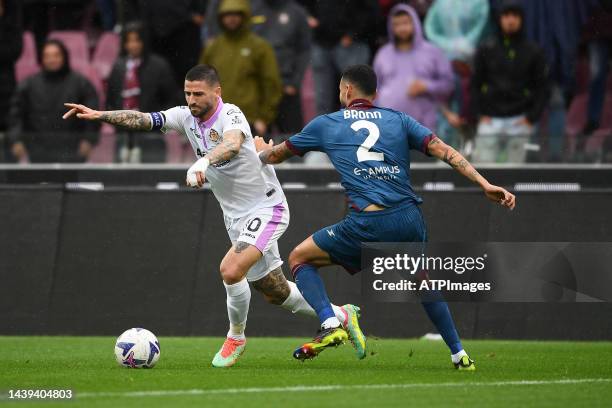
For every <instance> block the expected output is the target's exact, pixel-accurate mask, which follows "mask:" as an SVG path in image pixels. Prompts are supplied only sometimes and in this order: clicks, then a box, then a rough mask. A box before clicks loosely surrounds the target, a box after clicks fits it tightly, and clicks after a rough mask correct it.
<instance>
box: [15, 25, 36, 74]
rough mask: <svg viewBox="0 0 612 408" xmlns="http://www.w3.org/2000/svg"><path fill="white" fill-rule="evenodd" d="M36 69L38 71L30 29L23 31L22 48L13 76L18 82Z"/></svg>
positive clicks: (34, 45)
mask: <svg viewBox="0 0 612 408" xmlns="http://www.w3.org/2000/svg"><path fill="white" fill-rule="evenodd" d="M38 71H40V66H39V65H38V57H37V55H36V43H35V41H34V35H33V34H32V33H31V32H30V31H24V33H23V50H22V51H21V56H20V57H19V59H18V60H17V62H16V63H15V78H16V79H17V82H20V81H23V80H24V79H26V78H27V77H29V76H30V75H33V74H35V73H37V72H38Z"/></svg>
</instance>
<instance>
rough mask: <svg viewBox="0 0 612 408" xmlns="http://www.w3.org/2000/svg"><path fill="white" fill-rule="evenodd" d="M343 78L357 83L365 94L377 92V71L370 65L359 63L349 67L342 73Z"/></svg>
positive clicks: (354, 83)
mask: <svg viewBox="0 0 612 408" xmlns="http://www.w3.org/2000/svg"><path fill="white" fill-rule="evenodd" d="M342 79H343V80H344V81H346V82H350V83H351V84H352V85H355V87H357V88H358V89H359V90H360V91H361V92H363V93H364V95H368V96H369V95H374V94H375V93H376V83H377V79H376V72H374V70H373V69H372V67H370V66H369V65H365V64H359V65H352V66H350V67H348V68H347V69H346V70H345V71H344V72H343V73H342Z"/></svg>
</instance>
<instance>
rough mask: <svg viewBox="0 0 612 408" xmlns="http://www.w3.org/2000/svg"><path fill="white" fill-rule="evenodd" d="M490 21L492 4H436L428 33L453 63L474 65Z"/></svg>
mask: <svg viewBox="0 0 612 408" xmlns="http://www.w3.org/2000/svg"><path fill="white" fill-rule="evenodd" d="M488 21H489V0H436V1H435V2H434V3H433V5H432V6H431V8H430V9H429V12H428V13H427V16H426V17H425V33H426V34H427V38H428V39H429V41H431V42H432V43H434V44H436V45H437V46H438V47H440V48H442V49H443V50H444V52H445V54H446V56H447V57H448V58H449V59H451V60H455V59H457V60H460V61H466V62H471V59H472V57H473V56H474V53H475V52H476V47H477V46H478V43H479V42H480V38H481V36H482V33H483V32H484V30H485V27H486V26H487V22H488Z"/></svg>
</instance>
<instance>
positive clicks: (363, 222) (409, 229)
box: [312, 200, 427, 274]
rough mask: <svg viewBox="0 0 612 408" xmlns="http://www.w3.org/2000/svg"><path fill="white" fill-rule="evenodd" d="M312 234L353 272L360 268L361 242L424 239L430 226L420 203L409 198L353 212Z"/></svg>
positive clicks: (322, 246) (339, 262)
mask: <svg viewBox="0 0 612 408" xmlns="http://www.w3.org/2000/svg"><path fill="white" fill-rule="evenodd" d="M312 238H313V239H314V242H315V243H316V244H317V246H319V248H321V249H322V250H324V251H325V252H327V253H328V254H329V256H330V257H331V260H332V262H334V263H335V264H338V265H341V266H343V267H344V268H345V269H346V270H347V271H349V272H350V273H351V274H354V273H357V272H359V271H360V270H361V243H362V242H425V241H427V229H426V227H425V220H424V219H423V214H422V213H421V209H420V208H419V206H418V204H417V203H416V202H414V201H412V200H409V201H408V202H407V203H403V204H400V205H398V206H397V207H393V208H388V209H386V210H381V211H372V212H359V213H357V212H355V213H350V214H349V215H347V216H346V217H345V218H344V219H343V220H342V221H340V222H339V223H337V224H334V225H331V226H329V227H325V228H323V229H320V230H319V231H317V232H315V233H314V234H313V235H312Z"/></svg>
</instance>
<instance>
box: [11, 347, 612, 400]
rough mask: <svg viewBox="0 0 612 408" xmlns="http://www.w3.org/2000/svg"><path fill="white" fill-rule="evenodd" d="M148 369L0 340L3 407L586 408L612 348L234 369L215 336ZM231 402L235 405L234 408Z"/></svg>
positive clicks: (246, 358)
mask: <svg viewBox="0 0 612 408" xmlns="http://www.w3.org/2000/svg"><path fill="white" fill-rule="evenodd" d="M159 340H160V343H161V350H162V353H161V358H160V361H159V363H158V365H157V367H155V368H154V369H152V370H134V369H126V368H122V367H119V366H118V365H117V364H116V363H115V359H114V356H113V345H114V341H115V339H114V338H111V337H0V407H4V406H6V407H9V406H15V407H26V406H35V407H41V406H44V407H52V406H67V407H77V406H84V407H132V406H133V407H145V406H146V407H167V406H172V407H182V406H236V407H241V408H244V407H255V406H267V407H271V406H281V404H282V405H284V406H287V407H290V408H297V407H326V406H333V407H337V408H339V407H408V406H415V407H423V406H427V407H438V406H440V407H441V406H451V407H457V406H458V407H495V408H499V407H505V406H508V407H517V406H520V407H554V408H558V407H560V406H569V407H591V406H601V407H604V406H605V407H610V406H612V343H610V342H536V341H529V342H527V341H488V340H487V341H466V342H465V343H464V346H465V347H466V349H467V350H468V351H469V352H470V355H471V356H472V358H473V359H474V360H475V361H476V364H477V367H478V369H477V371H476V372H459V371H456V370H454V369H453V368H452V366H451V364H450V358H449V356H448V352H447V350H446V347H445V346H444V344H443V343H441V342H432V341H425V340H416V339H403V340H372V341H371V342H370V345H371V354H370V355H369V356H368V358H366V359H365V360H363V361H358V360H356V359H355V358H354V356H353V350H352V348H351V347H350V345H348V344H347V345H345V346H342V347H339V348H337V349H332V350H326V351H325V352H324V353H322V354H321V355H320V356H319V357H318V358H317V359H315V360H313V361H307V362H304V363H300V362H298V361H295V360H294V359H293V358H292V357H291V352H292V351H293V349H294V348H295V347H296V346H297V345H298V344H300V343H301V342H302V341H303V340H305V339H296V338H250V339H249V341H248V345H247V349H246V352H245V354H244V355H243V357H242V359H241V360H240V361H239V363H238V364H237V365H236V366H235V367H233V368H230V369H214V368H212V367H211V365H210V361H211V359H212V357H213V355H214V353H215V352H216V351H217V349H218V347H219V346H220V345H221V341H222V339H220V338H201V337H181V338H177V337H167V338H165V337H160V339H159ZM9 389H72V390H74V393H75V395H76V396H75V398H74V399H73V400H70V401H48V400H47V401H44V402H43V401H14V400H8V399H7V391H8V390H9ZM230 404H231V405H230Z"/></svg>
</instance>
